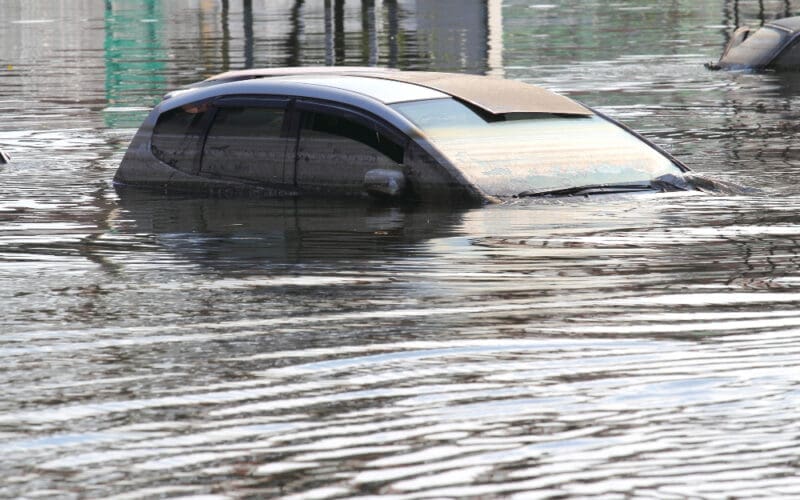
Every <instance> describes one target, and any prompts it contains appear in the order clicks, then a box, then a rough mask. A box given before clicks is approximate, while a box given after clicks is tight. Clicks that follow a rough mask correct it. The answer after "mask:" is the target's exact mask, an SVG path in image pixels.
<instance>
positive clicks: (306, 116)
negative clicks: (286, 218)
mask: <svg viewBox="0 0 800 500" xmlns="http://www.w3.org/2000/svg"><path fill="white" fill-rule="evenodd" d="M309 108H310V109H309ZM309 108H304V109H301V110H300V122H299V129H300V130H299V135H298V139H297V149H296V157H295V164H294V180H295V184H296V185H297V186H298V187H299V188H300V189H306V190H310V191H317V192H331V193H333V192H338V193H349V194H355V193H359V192H363V190H364V182H365V181H364V179H365V176H366V174H367V172H369V171H370V170H375V169H392V170H397V169H398V167H399V165H401V164H402V163H403V156H404V154H405V148H404V144H403V145H401V144H400V143H398V140H397V139H396V138H395V139H393V138H390V137H389V135H388V134H389V133H390V132H388V131H383V126H380V125H378V123H377V122H376V121H374V120H373V119H371V118H369V117H367V116H361V115H356V114H355V113H349V112H348V111H345V110H340V109H330V110H328V109H320V108H319V107H309ZM393 137H399V135H398V136H394V135H393Z"/></svg>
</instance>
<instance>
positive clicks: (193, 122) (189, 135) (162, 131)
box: [150, 104, 207, 172]
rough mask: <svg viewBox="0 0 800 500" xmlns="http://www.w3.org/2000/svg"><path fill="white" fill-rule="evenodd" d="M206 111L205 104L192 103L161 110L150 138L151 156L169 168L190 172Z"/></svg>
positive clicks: (198, 145)
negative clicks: (165, 110)
mask: <svg viewBox="0 0 800 500" xmlns="http://www.w3.org/2000/svg"><path fill="white" fill-rule="evenodd" d="M206 110H207V106H205V105H202V104H201V105H194V104H192V105H186V106H182V107H179V108H175V109H171V110H169V111H167V112H165V113H162V114H161V116H159V118H158V121H157V122H156V126H155V127H154V128H153V136H152V139H151V140H150V150H151V151H152V153H153V155H154V156H155V157H156V158H158V159H159V160H161V161H163V162H164V163H166V164H167V165H169V166H171V167H173V168H177V169H179V170H183V171H186V172H189V171H193V170H194V168H195V159H196V157H197V153H198V152H199V148H200V138H201V136H202V133H203V129H202V126H201V124H202V121H203V117H204V116H205V113H206Z"/></svg>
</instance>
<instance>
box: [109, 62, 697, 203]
mask: <svg viewBox="0 0 800 500" xmlns="http://www.w3.org/2000/svg"><path fill="white" fill-rule="evenodd" d="M686 172H688V168H687V167H685V166H684V165H683V164H681V163H680V162H679V161H677V160H676V159H674V158H673V157H671V156H670V155H669V154H667V153H665V152H664V151H662V150H660V149H659V148H657V147H656V146H654V145H653V144H651V143H650V142H648V141H647V140H645V139H644V138H642V137H641V136H639V135H638V134H636V133H634V132H632V131H631V130H629V129H628V128H626V127H625V126H623V125H621V124H619V123H617V122H615V121H614V120H611V119H610V118H608V117H606V116H604V115H602V114H600V113H598V112H595V111H593V110H591V109H589V108H587V107H586V106H584V105H582V104H579V103H577V102H575V101H573V100H570V99H568V98H566V97H564V96H561V95H558V94H555V93H553V92H550V91H547V90H545V89H542V88H540V87H537V86H533V85H528V84H525V83H522V82H517V81H513V80H506V79H500V78H493V77H485V76H476V75H464V74H449V73H434V72H410V71H398V70H388V69H387V70H381V69H377V68H330V67H327V68H284V69H255V70H243V71H234V72H228V73H223V74H221V75H217V76H215V77H212V78H210V79H208V80H205V81H203V82H200V83H197V84H194V85H192V86H190V87H188V88H185V89H181V90H177V91H174V92H172V93H170V94H167V96H165V99H164V100H163V101H162V102H161V103H160V104H158V105H157V106H156V107H155V108H154V109H153V111H152V112H151V113H150V114H149V116H148V117H147V118H146V119H145V121H144V123H143V124H142V126H141V128H140V129H139V131H138V132H137V133H136V135H135V136H134V138H133V140H132V142H131V144H130V146H129V148H128V151H127V153H126V154H125V156H124V158H123V160H122V163H121V165H120V167H119V169H118V171H117V173H116V176H115V178H114V180H115V183H116V184H117V185H120V186H139V187H150V188H156V189H159V190H162V191H184V192H185V191H190V192H198V193H211V194H220V195H258V196H298V195H326V196H330V195H332V196H357V197H358V196H364V197H366V196H372V197H379V198H389V199H398V200H412V201H423V202H425V201H432V202H458V201H464V202H476V203H485V202H493V201H499V200H502V199H505V198H511V197H527V196H545V195H548V196H566V195H590V194H597V193H627V192H639V191H650V192H654V191H676V190H692V189H694V187H693V185H692V183H691V182H689V181H687V180H686V178H685V177H684V173H686Z"/></svg>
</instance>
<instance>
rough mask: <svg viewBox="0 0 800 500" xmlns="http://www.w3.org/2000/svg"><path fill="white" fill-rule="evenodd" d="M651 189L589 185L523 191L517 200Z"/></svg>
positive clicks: (633, 185)
mask: <svg viewBox="0 0 800 500" xmlns="http://www.w3.org/2000/svg"><path fill="white" fill-rule="evenodd" d="M650 189H653V187H652V186H651V185H650V184H589V185H586V186H573V187H568V188H561V189H549V190H546V191H523V192H521V193H519V194H518V195H517V197H518V198H526V197H535V196H574V195H576V194H586V195H588V194H612V193H632V192H634V191H647V190H650Z"/></svg>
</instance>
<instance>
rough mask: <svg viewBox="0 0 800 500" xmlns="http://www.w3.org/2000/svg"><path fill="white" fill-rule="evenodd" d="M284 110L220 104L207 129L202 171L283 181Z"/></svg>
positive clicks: (211, 173)
mask: <svg viewBox="0 0 800 500" xmlns="http://www.w3.org/2000/svg"><path fill="white" fill-rule="evenodd" d="M284 115H285V110H284V109H283V108H282V107H269V106H223V107H220V108H219V109H218V110H217V112H216V115H215V116H214V121H213V123H212V124H211V127H210V129H209V131H208V135H207V137H206V142H205V147H204V149H203V159H202V166H201V171H202V172H203V173H204V174H209V175H212V176H220V177H232V178H237V179H247V180H256V181H262V182H267V183H272V184H282V183H283V182H284V178H283V174H284V172H283V160H284V154H285V149H286V138H285V137H282V130H283V120H284Z"/></svg>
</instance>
